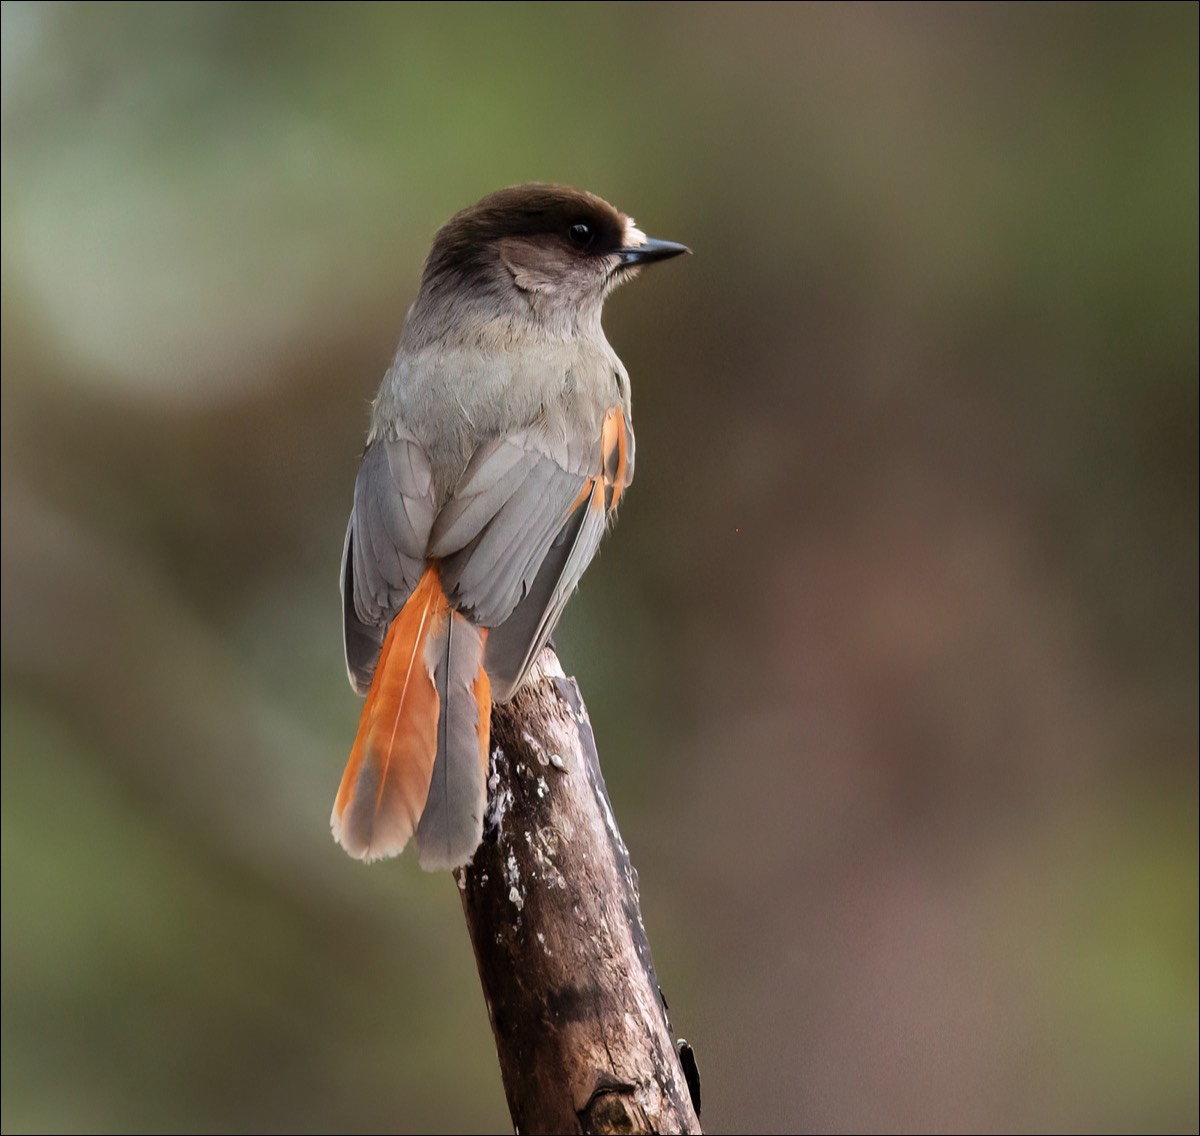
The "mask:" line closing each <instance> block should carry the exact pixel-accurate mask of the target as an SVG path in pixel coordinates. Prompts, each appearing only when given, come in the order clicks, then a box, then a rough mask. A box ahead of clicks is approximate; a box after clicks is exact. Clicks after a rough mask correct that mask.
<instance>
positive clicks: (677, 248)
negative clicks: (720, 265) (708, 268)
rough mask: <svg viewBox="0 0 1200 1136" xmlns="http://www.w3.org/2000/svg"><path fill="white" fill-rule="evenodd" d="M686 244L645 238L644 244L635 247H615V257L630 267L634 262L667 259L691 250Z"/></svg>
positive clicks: (649, 262) (641, 262)
mask: <svg viewBox="0 0 1200 1136" xmlns="http://www.w3.org/2000/svg"><path fill="white" fill-rule="evenodd" d="M691 251H692V250H691V249H690V248H688V247H687V245H678V244H676V243H675V242H674V241H655V240H647V241H646V243H645V244H644V245H638V246H637V247H636V248H623V249H617V259H618V260H620V262H621V264H622V265H624V266H626V267H630V266H633V265H636V264H652V263H653V262H654V261H656V260H669V259H670V258H671V257H673V256H678V255H679V254H680V253H681V252H691Z"/></svg>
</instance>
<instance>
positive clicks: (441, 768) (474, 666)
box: [415, 612, 490, 871]
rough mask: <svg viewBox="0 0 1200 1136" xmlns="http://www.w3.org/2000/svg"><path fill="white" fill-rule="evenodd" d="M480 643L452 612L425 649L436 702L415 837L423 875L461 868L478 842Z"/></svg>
mask: <svg viewBox="0 0 1200 1136" xmlns="http://www.w3.org/2000/svg"><path fill="white" fill-rule="evenodd" d="M483 645H484V638H483V635H482V634H481V632H480V629H479V628H478V627H476V626H475V625H474V624H472V623H471V622H470V621H469V620H467V619H466V618H464V617H463V616H461V615H459V614H458V612H451V613H450V616H449V618H448V619H447V620H446V625H445V631H444V633H443V634H442V635H438V636H431V637H430V640H429V643H428V646H427V651H428V654H427V661H428V663H429V666H430V669H431V670H432V671H433V681H434V684H435V685H436V687H437V692H438V699H439V700H440V707H439V713H438V749H437V759H436V760H435V761H434V765H433V778H432V780H431V781H430V783H429V796H428V797H427V798H426V801H425V811H424V812H422V814H421V820H420V823H419V824H418V825H417V831H416V834H415V839H416V844H417V852H418V855H419V857H420V861H421V867H422V868H425V869H426V870H427V871H436V870H438V869H445V868H457V867H460V866H461V865H463V864H465V863H466V862H467V861H468V860H470V858H471V857H472V856H473V855H474V853H475V849H476V848H478V847H479V842H480V840H481V839H482V838H483V813H484V809H485V808H486V806H487V781H486V775H485V771H484V768H483V765H482V762H481V758H480V750H479V745H480V741H479V725H480V723H479V713H480V707H479V702H478V700H477V699H476V694H475V680H476V676H477V675H478V673H479V668H480V666H481V665H482V664H483ZM489 709H490V708H489ZM485 725H486V724H485Z"/></svg>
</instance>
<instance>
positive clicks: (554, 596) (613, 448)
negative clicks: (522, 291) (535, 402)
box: [428, 408, 633, 702]
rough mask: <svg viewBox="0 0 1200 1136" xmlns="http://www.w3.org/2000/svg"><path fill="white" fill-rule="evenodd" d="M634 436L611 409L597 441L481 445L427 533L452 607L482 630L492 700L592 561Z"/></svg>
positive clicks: (537, 439)
mask: <svg viewBox="0 0 1200 1136" xmlns="http://www.w3.org/2000/svg"><path fill="white" fill-rule="evenodd" d="M632 458H633V433H632V430H630V428H629V426H628V424H627V423H626V421H625V416H624V414H623V412H622V411H621V410H620V408H613V410H610V411H609V413H608V415H607V416H606V418H605V422H604V427H603V430H602V431H601V433H600V436H599V437H596V438H595V439H589V440H587V441H586V442H583V441H581V442H579V443H578V444H575V445H571V444H566V445H561V444H560V445H552V444H551V443H550V442H548V441H547V439H546V438H545V437H544V436H542V435H541V434H540V433H538V432H536V431H533V430H526V431H521V432H519V433H517V434H513V435H509V436H508V437H506V438H495V439H492V440H490V441H488V442H486V443H485V444H484V445H482V446H481V447H480V448H479V449H478V450H477V451H476V453H475V454H474V456H473V457H472V458H471V461H470V462H469V464H468V465H467V468H466V470H465V471H464V473H463V476H462V478H461V479H460V481H459V483H458V485H457V486H456V487H455V490H454V493H453V495H452V496H451V499H450V500H449V501H448V502H447V503H446V505H445V506H444V507H443V509H442V510H441V512H440V513H439V514H438V517H437V519H436V520H435V522H434V525H433V531H432V534H431V536H430V542H429V550H428V551H429V555H430V556H431V557H436V558H438V559H439V560H440V561H441V568H440V575H441V580H442V586H443V587H444V588H445V590H446V594H447V595H448V596H449V597H450V600H451V603H452V604H453V605H454V606H455V607H456V608H457V609H458V610H459V611H462V612H463V613H464V614H466V615H468V616H469V617H470V618H471V619H472V620H473V621H474V622H476V623H478V624H480V625H481V626H483V627H486V628H488V629H489V632H488V638H487V647H486V652H485V656H484V662H485V665H486V667H487V670H488V675H489V678H490V681H491V683H492V697H493V698H495V699H496V700H497V701H500V702H503V701H505V700H507V699H508V698H510V697H511V696H512V694H513V693H514V692H515V691H516V689H517V687H518V686H520V684H521V681H522V679H524V677H525V674H526V673H527V671H528V670H529V667H530V665H531V663H532V662H533V658H534V656H535V655H536V654H537V653H538V651H539V650H540V649H541V647H542V645H543V644H544V643H545V642H546V640H547V639H548V638H549V637H550V633H551V632H552V631H553V630H554V625H555V624H556V623H557V622H558V618H559V616H560V615H561V614H562V610H563V607H564V606H565V605H566V602H567V600H568V599H569V598H570V596H571V593H572V592H573V591H574V590H575V587H576V585H577V584H578V583H579V579H580V577H581V576H582V575H583V572H584V569H586V568H587V566H588V563H589V562H590V561H591V559H592V557H593V556H594V555H595V553H596V549H597V547H598V546H599V544H600V538H601V537H602V536H603V535H604V529H605V527H606V525H607V522H608V520H609V519H610V518H611V516H612V515H613V511H614V510H615V508H616V503H617V501H618V500H619V498H620V495H621V491H622V490H623V488H624V487H625V486H626V485H628V484H629V481H630V480H631V478H632V476H633V463H632Z"/></svg>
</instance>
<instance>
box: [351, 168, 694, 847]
mask: <svg viewBox="0 0 1200 1136" xmlns="http://www.w3.org/2000/svg"><path fill="white" fill-rule="evenodd" d="M689 251H690V250H689V249H688V248H687V247H686V246H685V245H682V244H678V243H676V242H674V241H664V240H655V239H652V238H650V237H647V236H646V234H645V233H644V232H642V230H641V229H639V228H638V227H637V224H636V223H635V222H634V220H633V219H632V218H631V217H629V216H627V215H626V214H624V213H622V212H620V211H619V210H618V209H616V208H615V207H614V206H612V205H610V204H609V203H608V202H607V201H605V200H604V199H602V198H600V197H598V196H596V195H594V194H592V193H588V192H585V191H583V190H579V189H573V188H571V187H568V186H561V185H552V184H544V183H531V184H526V185H519V186H513V187H510V188H507V189H501V190H499V191H498V192H495V193H492V194H490V195H488V196H486V197H484V198H483V199H482V200H481V201H479V202H477V203H476V204H474V205H472V206H470V207H469V208H466V209H463V210H462V211H461V212H459V213H457V214H455V215H454V216H453V217H451V219H450V220H449V221H448V222H446V224H445V225H444V226H443V227H442V228H441V229H440V230H439V231H438V233H437V234H436V236H435V237H434V240H433V244H432V247H431V249H430V252H429V255H428V257H427V259H426V261H425V265H424V268H423V271H422V274H421V281H420V286H419V288H418V292H417V297H416V299H415V300H414V302H413V304H412V306H411V307H410V308H409V311H408V314H407V317H406V319H405V322H404V327H403V330H402V332H401V336H400V342H399V346H398V347H397V350H396V354H395V356H394V358H393V361H392V363H391V366H390V367H389V368H388V370H387V372H386V373H385V375H384V378H383V381H382V383H381V385H380V388H379V393H378V395H377V396H376V398H375V400H374V402H373V404H372V408H371V421H370V427H369V431H368V434H367V443H366V448H365V450H364V452H363V456H362V460H361V464H360V466H359V469H358V475H357V478H356V480H355V485H354V499H353V506H352V509H351V514H350V520H349V523H348V525H347V528H346V537H345V544H344V546H343V553H342V564H341V592H342V614H343V633H344V634H343V644H344V649H345V658H346V669H347V672H348V675H349V678H350V683H351V686H352V687H353V688H354V689H355V691H356V692H357V693H359V694H360V695H365V696H366V701H365V702H364V704H363V708H362V713H361V716H360V719H359V724H358V731H357V735H356V737H355V739H354V744H353V747H352V749H351V751H350V757H349V759H348V761H347V763H346V769H345V773H344V774H343V776H342V780H341V784H340V786H339V787H338V791H337V796H336V798H335V801H334V806H333V813H332V816H331V818H330V824H331V827H332V830H333V835H334V838H335V839H336V840H337V841H338V843H339V844H340V845H341V846H342V847H343V848H344V849H345V850H346V852H348V853H349V854H350V855H351V856H354V857H356V858H359V859H362V860H376V859H380V858H383V857H389V856H395V855H398V854H399V853H400V852H402V851H403V850H404V848H405V846H406V845H407V844H408V842H409V841H410V840H412V841H413V842H414V843H415V845H416V847H417V853H418V860H419V863H420V865H421V866H422V867H423V868H425V869H427V870H437V869H454V868H458V867H462V866H463V865H465V864H467V863H468V862H469V861H470V859H471V857H472V856H473V855H474V853H475V851H476V849H477V848H478V846H479V844H480V842H481V840H482V836H483V820H484V813H485V810H486V805H487V780H488V761H489V731H490V721H491V708H492V704H493V703H496V702H500V703H502V702H506V701H507V700H509V699H510V698H512V696H513V695H514V694H515V693H516V691H517V690H518V689H519V687H520V686H521V684H522V682H523V681H524V680H525V679H526V677H527V676H528V674H529V670H530V667H531V665H532V663H533V660H534V658H535V656H536V655H537V654H538V652H539V651H540V650H541V648H542V646H543V645H544V644H545V643H546V641H547V640H548V638H549V636H550V634H551V632H552V631H553V630H554V626H555V624H556V623H557V622H558V619H559V616H560V615H561V614H562V611H563V608H564V606H565V604H566V602H567V600H568V599H569V598H570V596H571V594H572V593H573V592H574V590H575V588H576V585H577V584H578V583H579V579H580V577H581V576H582V575H583V572H584V569H585V568H587V566H588V563H589V562H590V561H591V559H592V557H593V556H594V555H595V553H596V549H597V547H598V546H599V544H600V540H601V537H602V536H603V535H604V532H605V530H606V529H607V527H608V526H609V524H610V523H611V522H612V521H613V519H614V517H615V515H616V511H617V506H618V505H619V503H620V501H621V500H622V498H623V496H624V494H625V491H626V489H627V488H628V486H629V484H630V482H631V481H632V479H633V472H634V435H633V428H632V424H631V418H630V414H631V400H630V385H629V374H628V372H627V371H626V369H625V367H624V365H623V364H622V363H621V361H620V359H618V358H617V355H616V353H615V352H614V351H613V349H612V347H611V346H610V345H609V343H608V340H607V338H606V337H605V334H604V331H603V328H602V327H601V311H602V308H603V304H604V300H605V298H606V297H607V296H608V294H609V293H610V292H611V291H612V290H613V289H614V288H615V287H617V286H618V285H619V284H621V283H623V282H625V281H626V280H629V279H630V278H631V277H633V276H635V275H637V273H638V271H639V270H640V269H641V268H642V267H643V266H644V265H647V264H652V263H654V262H656V261H662V260H666V259H668V258H670V257H674V256H678V255H679V254H681V253H686V252H689Z"/></svg>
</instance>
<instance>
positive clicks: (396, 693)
mask: <svg viewBox="0 0 1200 1136" xmlns="http://www.w3.org/2000/svg"><path fill="white" fill-rule="evenodd" d="M449 614H450V608H449V604H448V602H447V600H446V596H445V593H444V592H443V591H442V587H441V583H440V582H439V580H438V575H437V571H436V569H434V568H430V569H428V570H427V571H426V572H425V575H424V576H422V577H421V581H420V583H419V584H418V585H417V587H416V589H415V590H414V591H413V594H412V595H411V596H409V598H408V602H407V603H406V604H405V605H404V607H403V608H402V609H401V611H400V613H399V614H398V615H397V616H396V618H395V619H393V620H392V625H391V627H390V628H388V633H387V637H386V638H385V639H384V641H383V648H382V650H381V651H380V654H379V663H378V665H377V666H376V668H375V677H374V679H373V680H372V682H371V689H370V692H369V693H368V694H367V701H366V703H365V704H364V706H363V710H362V716H361V718H360V719H359V723H358V736H357V737H356V738H355V739H354V747H353V749H352V750H351V751H350V759H349V761H348V762H347V763H346V772H345V773H344V774H343V775H342V783H341V786H340V787H339V789H338V793H337V798H336V800H335V801H334V806H333V816H332V817H331V818H330V824H331V826H332V828H333V835H334V838H335V839H336V840H337V841H338V843H339V844H341V846H342V847H343V848H345V850H346V851H347V852H349V853H350V855H351V856H356V857H358V858H360V859H363V860H375V859H378V858H379V857H382V856H395V855H397V854H398V853H400V852H401V851H403V849H404V846H405V845H406V844H407V843H408V841H409V838H410V837H411V836H412V834H413V832H414V830H415V829H416V827H417V824H418V822H419V821H420V819H421V813H422V811H423V810H424V808H425V799H426V797H427V796H428V793H429V782H430V779H431V777H432V775H433V764H434V760H435V758H436V757H437V739H438V713H439V706H440V700H439V698H438V692H437V687H436V685H435V683H434V679H433V674H432V672H431V670H430V667H429V664H428V662H427V661H426V650H425V645H426V643H427V642H428V640H429V639H430V637H431V636H436V635H437V634H438V633H439V632H440V631H441V630H442V628H443V627H444V625H445V623H446V620H447V618H448V617H449Z"/></svg>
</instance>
